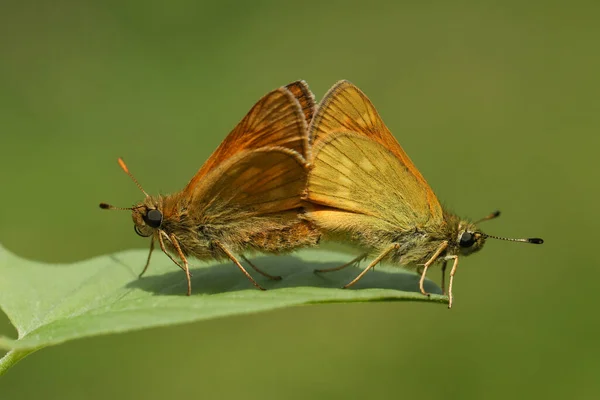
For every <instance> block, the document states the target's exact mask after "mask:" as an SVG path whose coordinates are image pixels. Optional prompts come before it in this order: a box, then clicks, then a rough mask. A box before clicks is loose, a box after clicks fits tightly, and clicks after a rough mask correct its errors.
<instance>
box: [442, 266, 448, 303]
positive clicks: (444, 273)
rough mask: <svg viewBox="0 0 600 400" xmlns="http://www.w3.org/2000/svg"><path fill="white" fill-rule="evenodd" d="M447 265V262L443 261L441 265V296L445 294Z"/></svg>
mask: <svg viewBox="0 0 600 400" xmlns="http://www.w3.org/2000/svg"><path fill="white" fill-rule="evenodd" d="M447 265H448V260H444V263H443V264H442V287H441V288H442V294H443V295H445V294H446V266H447Z"/></svg>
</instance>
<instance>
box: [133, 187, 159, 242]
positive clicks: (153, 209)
mask: <svg viewBox="0 0 600 400" xmlns="http://www.w3.org/2000/svg"><path fill="white" fill-rule="evenodd" d="M131 218H132V219H133V229H134V230H135V233H137V234H138V235H140V236H143V237H148V236H152V235H153V234H154V233H155V232H156V230H157V229H159V228H160V227H161V225H162V223H163V213H162V211H161V210H160V208H159V206H158V204H157V202H156V201H154V199H153V198H151V197H148V198H146V200H145V201H144V202H143V203H141V204H138V205H136V206H135V207H132V209H131Z"/></svg>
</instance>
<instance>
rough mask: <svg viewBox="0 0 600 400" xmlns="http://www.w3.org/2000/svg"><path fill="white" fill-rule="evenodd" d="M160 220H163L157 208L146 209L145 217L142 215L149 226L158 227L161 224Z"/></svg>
mask: <svg viewBox="0 0 600 400" xmlns="http://www.w3.org/2000/svg"><path fill="white" fill-rule="evenodd" d="M162 220H163V215H162V213H161V212H160V211H158V210H150V211H148V214H146V217H144V221H145V222H146V224H148V226H150V227H151V228H158V227H160V225H161V224H162Z"/></svg>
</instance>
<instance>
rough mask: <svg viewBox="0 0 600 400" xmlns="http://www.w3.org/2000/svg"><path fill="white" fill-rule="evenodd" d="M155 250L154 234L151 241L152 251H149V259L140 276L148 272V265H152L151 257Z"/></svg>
mask: <svg viewBox="0 0 600 400" xmlns="http://www.w3.org/2000/svg"><path fill="white" fill-rule="evenodd" d="M153 251H154V236H152V240H151V241H150V253H148V259H147V260H146V265H144V269H143V270H142V272H141V273H140V274H139V275H138V277H139V278H141V277H142V275H144V273H146V270H147V269H148V266H149V265H150V257H152V252H153Z"/></svg>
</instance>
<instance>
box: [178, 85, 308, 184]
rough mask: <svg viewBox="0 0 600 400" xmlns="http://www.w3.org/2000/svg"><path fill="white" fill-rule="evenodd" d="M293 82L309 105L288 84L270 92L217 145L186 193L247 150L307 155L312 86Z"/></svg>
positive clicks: (293, 86) (293, 87)
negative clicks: (275, 149) (279, 149)
mask: <svg viewBox="0 0 600 400" xmlns="http://www.w3.org/2000/svg"><path fill="white" fill-rule="evenodd" d="M290 85H292V89H294V90H297V93H301V94H302V97H300V98H301V99H302V100H303V101H304V99H306V101H305V104H303V105H301V104H300V102H299V100H298V99H297V98H296V97H295V94H294V93H292V92H291V91H290V90H288V89H286V88H285V87H282V88H279V89H276V90H273V91H272V92H270V93H268V94H266V95H265V96H264V97H263V98H261V99H260V100H259V101H258V102H257V103H256V104H255V105H254V107H252V109H251V110H250V111H249V112H248V114H247V115H246V116H245V117H244V118H243V119H242V120H241V121H240V123H239V124H238V125H237V126H236V127H235V128H234V129H233V131H231V133H229V135H227V137H226V138H225V140H223V142H222V143H221V144H220V145H219V147H217V149H216V150H215V151H214V152H213V154H212V155H211V156H210V158H209V159H208V160H207V161H206V162H205V163H204V165H203V166H202V167H201V168H200V170H199V171H198V172H197V173H196V175H194V177H193V178H192V179H191V180H190V182H189V183H188V184H187V186H186V188H185V189H184V193H191V192H193V190H194V189H195V188H196V187H197V186H198V184H199V183H200V181H201V180H202V179H203V178H204V177H205V176H206V175H207V174H208V172H209V171H211V170H213V169H214V168H215V167H217V166H218V165H220V164H222V163H223V162H224V161H225V160H227V159H229V158H231V157H232V156H234V155H235V154H236V153H239V152H241V151H244V150H248V149H258V148H261V147H265V146H274V147H277V146H280V147H284V148H288V149H290V150H294V151H296V152H297V153H298V154H300V155H301V156H302V157H304V158H306V156H307V155H308V148H309V147H308V146H309V144H308V132H307V123H306V117H305V112H306V111H304V110H303V109H302V107H303V106H306V107H308V104H309V101H308V97H306V95H305V89H306V90H308V86H307V85H306V83H302V82H294V83H292V84H290ZM308 93H310V90H308Z"/></svg>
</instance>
